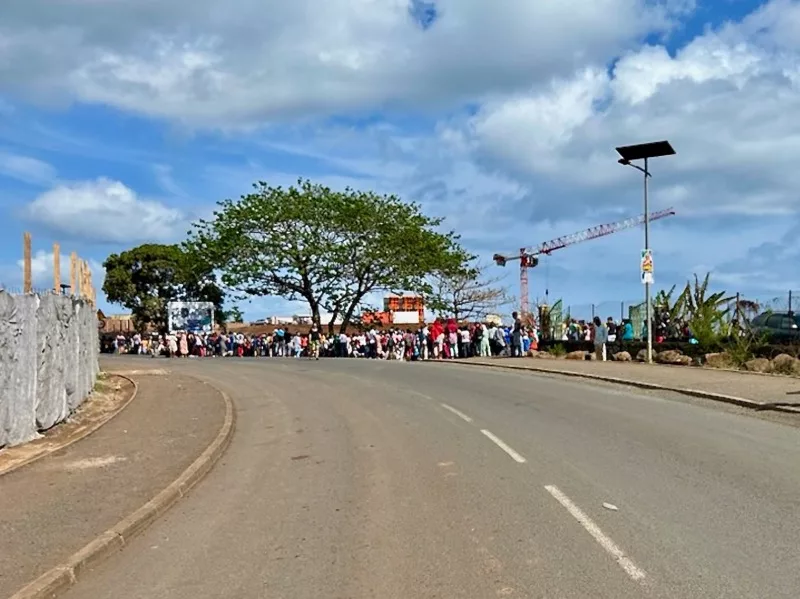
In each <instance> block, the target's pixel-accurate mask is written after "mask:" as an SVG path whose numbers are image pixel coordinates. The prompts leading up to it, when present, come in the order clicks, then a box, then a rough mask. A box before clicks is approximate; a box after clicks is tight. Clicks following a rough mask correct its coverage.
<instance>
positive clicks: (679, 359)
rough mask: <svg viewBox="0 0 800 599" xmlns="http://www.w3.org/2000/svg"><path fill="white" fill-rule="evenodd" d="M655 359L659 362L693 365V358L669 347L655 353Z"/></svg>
mask: <svg viewBox="0 0 800 599" xmlns="http://www.w3.org/2000/svg"><path fill="white" fill-rule="evenodd" d="M655 361H656V362H658V363H659V364H676V365H681V366H691V364H692V359H691V358H690V357H689V356H684V355H683V354H682V353H681V352H679V351H677V350H674V349H668V350H665V351H662V352H658V353H657V354H656V355H655Z"/></svg>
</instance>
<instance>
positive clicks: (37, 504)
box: [0, 374, 225, 598]
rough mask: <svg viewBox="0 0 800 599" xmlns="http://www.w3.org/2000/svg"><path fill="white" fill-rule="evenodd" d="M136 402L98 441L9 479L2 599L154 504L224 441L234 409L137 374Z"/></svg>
mask: <svg viewBox="0 0 800 599" xmlns="http://www.w3.org/2000/svg"><path fill="white" fill-rule="evenodd" d="M131 378H133V379H134V380H135V381H136V382H137V383H138V385H139V393H138V395H137V396H136V398H135V399H134V400H133V402H132V403H131V404H130V405H129V406H128V407H127V408H125V410H123V411H122V412H121V413H120V414H119V415H117V416H116V417H115V418H113V419H112V420H111V421H110V422H108V423H107V424H105V425H104V426H103V427H101V428H100V429H99V430H97V431H96V432H95V433H93V434H92V435H90V436H88V437H86V438H85V439H82V440H81V441H78V442H77V443H74V444H73V445H70V446H69V447H66V448H65V449H63V450H61V451H56V452H55V453H53V454H51V455H49V456H47V457H44V458H42V459H40V460H38V461H36V462H34V463H32V464H30V465H28V466H25V467H23V468H20V469H19V470H15V471H13V472H10V473H9V474H6V475H3V476H1V477H0V544H2V549H1V550H0V553H2V555H3V559H2V560H0V597H2V598H4V597H8V596H10V595H12V594H14V593H15V592H16V591H17V590H19V589H20V588H21V587H22V586H24V585H26V584H28V583H30V582H31V581H33V580H34V579H35V578H37V577H38V576H40V575H42V574H43V573H44V572H46V571H48V570H49V569H51V568H53V567H55V566H57V565H58V564H60V563H62V562H63V561H64V560H65V559H67V558H68V557H69V556H71V555H72V554H73V553H75V552H76V551H78V550H80V549H81V548H82V547H84V546H85V545H86V544H87V543H89V542H91V541H92V540H94V539H95V538H96V537H97V536H98V535H101V534H102V533H103V532H105V531H106V530H108V529H110V528H111V527H113V526H115V525H116V524H117V523H118V522H119V521H120V520H122V519H123V518H126V517H127V516H129V515H130V514H131V513H132V512H134V511H136V510H137V509H139V508H140V507H141V506H142V505H144V504H145V503H147V502H148V501H150V499H152V498H153V497H154V496H155V495H157V494H158V493H159V492H160V491H161V490H162V489H164V488H165V487H166V486H167V485H169V484H170V483H171V482H172V481H173V480H175V479H176V478H177V477H178V476H179V475H180V474H181V473H182V472H183V471H184V470H185V469H186V468H187V467H188V466H189V465H190V464H191V463H192V462H193V461H194V460H195V459H196V458H197V457H198V456H199V455H200V454H201V453H202V452H203V451H204V450H205V449H206V447H208V445H209V444H210V443H211V442H212V441H213V440H214V438H215V437H216V436H217V434H218V433H219V431H220V428H221V426H222V424H223V422H224V420H225V402H224V401H223V399H222V396H221V395H220V394H219V392H217V391H216V390H214V389H213V388H212V387H210V386H208V385H204V384H203V383H201V382H199V381H196V380H194V379H191V378H188V377H182V376H179V375H175V374H171V375H170V376H169V377H166V376H159V375H135V376H132V377H131Z"/></svg>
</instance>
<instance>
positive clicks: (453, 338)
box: [445, 318, 458, 358]
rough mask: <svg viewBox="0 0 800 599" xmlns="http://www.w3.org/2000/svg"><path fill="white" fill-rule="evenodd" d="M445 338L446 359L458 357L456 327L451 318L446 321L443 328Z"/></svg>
mask: <svg viewBox="0 0 800 599" xmlns="http://www.w3.org/2000/svg"><path fill="white" fill-rule="evenodd" d="M445 337H446V341H447V357H449V358H457V357H458V325H457V324H456V321H455V320H454V319H453V318H450V319H448V320H447V326H445Z"/></svg>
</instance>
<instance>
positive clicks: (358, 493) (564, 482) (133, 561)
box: [66, 359, 800, 599]
mask: <svg viewBox="0 0 800 599" xmlns="http://www.w3.org/2000/svg"><path fill="white" fill-rule="evenodd" d="M167 364H168V367H169V368H172V369H173V370H175V371H181V372H186V373H191V374H195V375H197V376H200V377H203V378H204V379H206V380H208V381H211V382H213V383H214V384H216V385H218V386H219V387H220V388H222V389H223V390H225V391H227V392H228V393H229V394H230V395H231V396H232V397H233V398H234V400H235V402H236V405H237V407H238V415H239V419H238V423H237V431H236V434H235V437H234V439H233V442H232V444H231V446H230V449H229V450H228V453H227V454H226V455H225V456H224V457H223V459H222V461H221V462H220V463H219V464H218V465H217V466H216V468H215V469H214V470H213V471H212V473H211V474H210V475H209V477H208V478H207V479H206V480H205V481H203V482H202V483H201V484H200V485H199V486H198V487H197V488H196V489H195V490H193V491H192V493H191V494H190V496H189V497H188V498H186V499H185V500H183V501H182V502H181V503H179V504H178V505H177V506H176V507H175V508H173V510H172V511H171V512H169V513H168V514H167V515H166V516H165V517H164V518H163V519H162V520H160V521H159V522H157V523H156V524H154V525H153V526H152V527H151V528H150V529H149V530H148V531H146V532H145V533H144V534H143V535H142V536H140V537H138V538H136V539H134V541H133V542H132V543H131V544H130V545H129V546H128V547H127V548H126V549H125V550H124V551H123V552H121V553H120V554H118V555H116V556H114V557H113V558H111V559H110V560H109V561H107V562H105V563H104V564H101V565H100V566H99V567H98V568H97V569H96V570H95V571H93V572H91V573H89V574H87V575H86V576H85V578H83V579H82V580H81V581H80V582H79V583H78V585H77V586H76V587H74V588H73V589H72V590H70V591H69V592H68V593H67V595H66V596H67V597H69V598H70V599H78V598H81V599H88V598H96V597H115V598H117V599H134V598H141V597H147V598H148V599H157V598H167V597H169V598H174V599H184V598H185V599H190V598H191V599H200V598H209V599H210V598H213V599H218V598H220V597H231V598H234V597H235V598H237V599H249V598H269V599H338V598H342V599H344V598H354V599H362V598H364V599H366V598H375V599H395V598H396V599H423V598H429V597H430V598H434V597H436V598H456V597H463V598H466V599H477V598H485V597H512V598H516V597H519V598H523V597H524V598H539V597H542V598H544V597H547V598H550V597H552V598H560V599H571V598H586V599H603V598H608V599H627V598H635V597H658V598H669V599H681V598H696V599H712V598H725V599H737V598H751V599H779V598H786V599H797V597H798V596H800V510H798V508H799V507H800V429H797V428H793V427H791V426H785V425H782V424H779V423H775V422H769V421H765V420H760V419H758V418H754V417H751V416H746V415H741V414H737V413H731V412H730V411H726V410H724V409H714V408H709V407H707V406H703V405H697V404H695V403H692V402H683V401H674V400H670V399H664V398H659V397H656V396H653V395H652V394H651V395H647V394H637V393H634V392H631V391H627V390H622V389H614V388H612V387H607V386H604V387H599V386H593V385H591V384H586V383H578V382H573V381H561V380H557V379H552V378H542V377H537V376H536V375H532V374H517V373H514V372H505V371H494V370H490V369H483V368H475V367H469V366H450V365H448V366H442V365H436V364H408V363H399V362H372V361H367V360H341V359H339V360H320V361H318V362H314V361H306V360H292V359H285V360H284V359H266V360H264V359H262V360H252V359H241V360H240V359H224V360H223V359H214V360H202V361H194V360H190V361H172V362H169V363H167V362H159V366H162V365H163V366H167ZM148 365H149V364H148ZM165 401H168V398H166V397H165Z"/></svg>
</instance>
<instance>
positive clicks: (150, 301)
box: [103, 243, 225, 330]
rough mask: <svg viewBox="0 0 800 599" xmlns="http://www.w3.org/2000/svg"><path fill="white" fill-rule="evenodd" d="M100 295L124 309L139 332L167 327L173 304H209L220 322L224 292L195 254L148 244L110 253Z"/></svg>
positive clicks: (208, 268)
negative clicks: (196, 302) (169, 308)
mask: <svg viewBox="0 0 800 599" xmlns="http://www.w3.org/2000/svg"><path fill="white" fill-rule="evenodd" d="M103 267H104V268H105V270H106V278H105V281H104V282H103V293H105V294H106V298H107V299H108V301H110V302H112V303H115V304H120V305H122V306H125V307H126V308H127V309H129V310H130V311H131V313H132V314H133V317H134V320H135V321H136V326H137V328H139V329H140V330H142V329H144V328H145V327H147V326H148V325H151V326H153V327H155V328H156V329H158V330H163V329H166V327H167V304H168V303H169V302H172V301H198V302H211V303H213V304H214V307H215V315H214V318H215V320H216V322H218V323H220V322H222V321H223V314H222V303H223V300H224V299H225V293H224V292H223V290H222V289H221V288H220V286H219V285H218V284H217V280H216V277H215V276H214V273H213V271H212V269H211V268H210V267H209V266H208V265H207V264H206V263H203V262H201V261H200V260H199V259H198V256H197V255H194V254H191V253H188V252H186V251H184V250H183V249H182V248H181V247H180V246H177V245H161V244H155V243H149V244H144V245H140V246H138V247H135V248H132V249H130V250H126V251H124V252H121V253H119V254H111V255H110V256H109V257H108V258H107V259H106V261H105V262H104V263H103Z"/></svg>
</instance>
